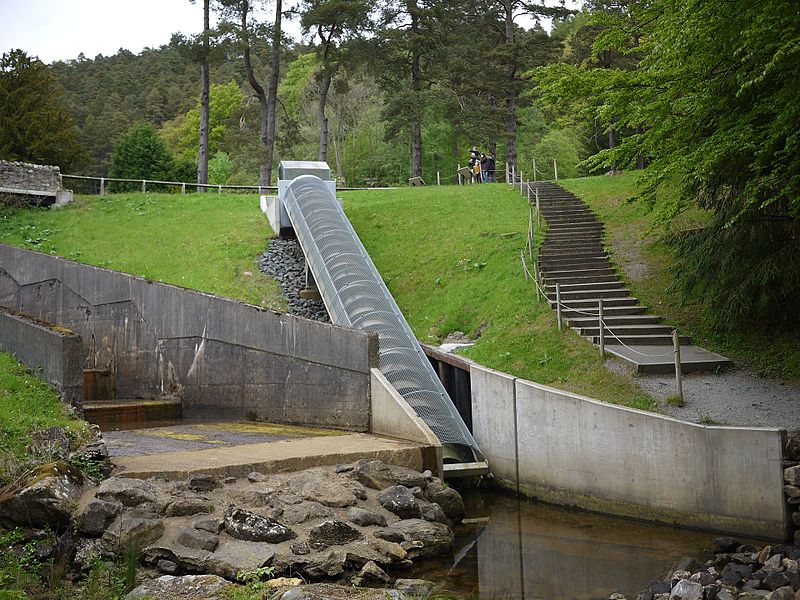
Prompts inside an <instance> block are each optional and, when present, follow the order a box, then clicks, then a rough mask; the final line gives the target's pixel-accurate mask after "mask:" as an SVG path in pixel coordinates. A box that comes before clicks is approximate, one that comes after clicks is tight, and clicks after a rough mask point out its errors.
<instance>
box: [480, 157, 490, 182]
mask: <svg viewBox="0 0 800 600" xmlns="http://www.w3.org/2000/svg"><path fill="white" fill-rule="evenodd" d="M488 167H489V157H487V156H486V154H484V153H483V152H481V177H483V183H486V182H488V181H489V168H488Z"/></svg>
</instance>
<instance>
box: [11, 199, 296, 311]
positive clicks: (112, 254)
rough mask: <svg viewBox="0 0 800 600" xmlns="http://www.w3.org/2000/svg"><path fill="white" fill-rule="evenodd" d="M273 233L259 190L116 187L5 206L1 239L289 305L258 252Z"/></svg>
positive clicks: (253, 299) (265, 303) (256, 301)
mask: <svg viewBox="0 0 800 600" xmlns="http://www.w3.org/2000/svg"><path fill="white" fill-rule="evenodd" d="M271 235H272V230H271V229H270V228H269V224H268V223H267V221H266V219H264V216H263V214H262V213H261V212H260V211H259V209H258V197H257V196H243V195H235V194H230V195H226V194H186V195H175V194H139V193H137V194H113V195H110V196H106V197H103V198H101V197H99V196H85V197H79V198H78V199H77V200H76V201H75V202H74V203H73V204H71V205H68V206H66V207H64V208H60V209H56V210H48V209H26V210H4V211H3V212H0V241H2V242H4V243H6V244H13V245H18V246H22V247H25V248H29V249H31V250H37V251H39V252H47V253H53V254H58V255H59V256H64V257H66V258H71V259H73V260H78V261H81V262H85V263H88V264H91V265H96V266H99V267H107V268H109V269H115V270H119V271H124V272H126V273H133V274H135V275H141V276H142V277H147V278H148V279H152V280H154V281H163V282H166V283H171V284H174V285H179V286H182V287H187V288H190V289H195V290H203V291H206V292H211V293H214V294H220V295H222V296H227V297H229V298H237V299H240V300H244V301H246V302H250V303H252V304H257V305H260V306H266V307H269V308H280V307H282V306H284V303H283V300H282V299H281V297H280V290H279V288H278V286H277V284H276V283H275V282H274V280H272V279H271V278H269V277H265V276H263V275H261V274H260V273H259V271H258V264H257V262H256V257H257V256H258V254H259V253H261V252H263V251H264V248H265V247H266V245H267V238H268V237H269V236H271Z"/></svg>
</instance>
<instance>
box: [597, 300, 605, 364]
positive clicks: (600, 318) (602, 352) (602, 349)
mask: <svg viewBox="0 0 800 600" xmlns="http://www.w3.org/2000/svg"><path fill="white" fill-rule="evenodd" d="M597 325H598V326H599V327H600V358H603V356H605V353H606V337H605V333H604V332H603V329H605V326H604V325H603V299H602V298H600V299H599V300H598V305H597Z"/></svg>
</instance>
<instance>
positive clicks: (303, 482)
mask: <svg viewBox="0 0 800 600" xmlns="http://www.w3.org/2000/svg"><path fill="white" fill-rule="evenodd" d="M268 483H269V485H270V486H271V487H274V488H276V489H280V488H283V489H286V490H288V491H290V492H291V493H293V494H296V495H298V496H300V497H302V498H304V499H306V500H312V501H314V502H319V503H320V504H324V505H325V506H329V507H331V508H345V507H347V506H353V505H355V503H356V497H355V495H354V494H353V492H351V491H350V490H349V489H347V488H346V487H345V486H344V485H342V484H341V483H340V482H338V481H336V480H333V479H331V478H330V476H329V475H327V474H326V473H324V472H322V471H318V470H310V471H300V472H298V473H291V474H288V475H275V476H273V477H271V478H270V479H269V482H268Z"/></svg>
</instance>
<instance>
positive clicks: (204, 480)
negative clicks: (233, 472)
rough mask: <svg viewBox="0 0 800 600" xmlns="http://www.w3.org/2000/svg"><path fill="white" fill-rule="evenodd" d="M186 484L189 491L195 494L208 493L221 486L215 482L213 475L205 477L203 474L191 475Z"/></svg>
mask: <svg viewBox="0 0 800 600" xmlns="http://www.w3.org/2000/svg"><path fill="white" fill-rule="evenodd" d="M186 483H187V485H188V486H189V489H190V490H194V491H195V492H210V491H211V490H214V489H216V488H218V487H220V485H221V484H220V482H219V481H217V478H216V477H214V476H213V475H207V474H205V473H198V474H196V475H191V476H190V477H189V479H188V480H187V482H186Z"/></svg>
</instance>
